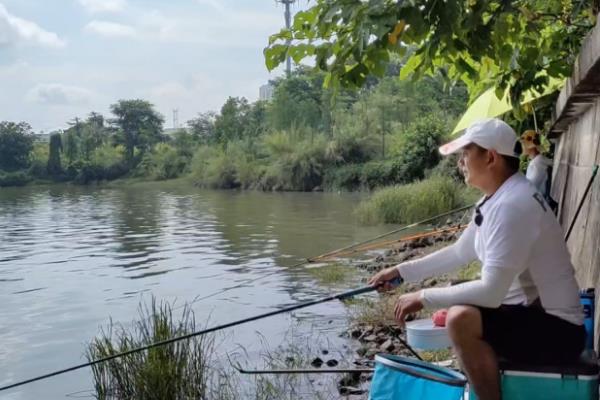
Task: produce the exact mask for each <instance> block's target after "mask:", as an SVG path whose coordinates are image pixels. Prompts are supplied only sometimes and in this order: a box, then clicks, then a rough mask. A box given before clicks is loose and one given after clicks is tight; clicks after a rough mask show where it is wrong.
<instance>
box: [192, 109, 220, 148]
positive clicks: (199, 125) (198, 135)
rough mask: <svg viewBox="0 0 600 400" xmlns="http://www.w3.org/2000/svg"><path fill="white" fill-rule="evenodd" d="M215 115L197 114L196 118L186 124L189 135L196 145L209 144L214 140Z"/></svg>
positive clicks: (210, 113) (208, 113) (209, 113)
mask: <svg viewBox="0 0 600 400" xmlns="http://www.w3.org/2000/svg"><path fill="white" fill-rule="evenodd" d="M216 117H217V114H215V113H214V112H212V111H209V112H204V113H199V114H198V116H197V117H196V118H193V119H191V120H189V121H188V122H187V125H188V128H189V130H190V133H191V135H192V136H193V137H194V139H195V140H196V141H197V142H198V143H209V142H211V141H214V140H216V137H215V119H216Z"/></svg>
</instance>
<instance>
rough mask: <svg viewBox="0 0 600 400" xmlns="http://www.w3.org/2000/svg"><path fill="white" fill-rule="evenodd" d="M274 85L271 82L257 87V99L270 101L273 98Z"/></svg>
mask: <svg viewBox="0 0 600 400" xmlns="http://www.w3.org/2000/svg"><path fill="white" fill-rule="evenodd" d="M274 90H275V87H274V86H273V85H272V84H271V83H267V84H266V85H262V86H261V87H260V88H259V89H258V99H259V100H263V101H271V99H272V98H273V91H274Z"/></svg>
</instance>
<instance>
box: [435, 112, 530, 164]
mask: <svg viewBox="0 0 600 400" xmlns="http://www.w3.org/2000/svg"><path fill="white" fill-rule="evenodd" d="M469 143H475V144H476V145H478V146H481V147H483V148H484V149H487V150H496V152H498V154H504V155H506V156H509V157H519V156H520V155H521V154H520V153H521V146H520V143H519V138H518V137H517V134H516V133H515V131H514V130H513V128H511V127H510V126H509V125H508V124H507V123H506V122H504V121H502V120H500V119H498V118H486V119H482V120H479V121H476V122H474V123H472V124H471V125H470V126H469V127H468V128H467V129H466V131H465V133H464V134H463V135H462V136H461V137H459V138H457V139H454V140H453V141H451V142H450V143H446V144H445V145H443V146H441V147H440V149H439V150H440V153H442V155H445V156H446V155H448V154H452V153H456V152H457V151H459V150H460V149H462V148H463V147H465V146H466V145H468V144H469Z"/></svg>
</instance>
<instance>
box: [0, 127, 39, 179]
mask: <svg viewBox="0 0 600 400" xmlns="http://www.w3.org/2000/svg"><path fill="white" fill-rule="evenodd" d="M32 150H33V132H32V130H31V126H30V125H29V124H28V123H27V122H19V123H15V122H9V121H2V122H0V169H2V170H4V171H17V170H20V169H25V168H27V167H29V165H30V163H31V161H30V157H29V155H30V153H31V151H32Z"/></svg>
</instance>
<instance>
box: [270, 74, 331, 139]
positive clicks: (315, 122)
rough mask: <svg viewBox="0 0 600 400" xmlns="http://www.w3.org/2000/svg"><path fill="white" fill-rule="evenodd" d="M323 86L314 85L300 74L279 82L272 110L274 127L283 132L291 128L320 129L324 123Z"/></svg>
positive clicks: (271, 115) (274, 94)
mask: <svg viewBox="0 0 600 400" xmlns="http://www.w3.org/2000/svg"><path fill="white" fill-rule="evenodd" d="M321 82H322V81H321ZM321 86H322V84H321V83H319V84H318V85H313V84H312V82H310V81H309V79H308V77H306V76H303V75H301V74H298V73H295V74H294V75H292V76H291V77H289V78H286V79H282V80H279V81H278V82H277V83H276V86H275V92H274V93H273V101H272V103H271V108H270V117H271V123H272V126H273V127H274V128H275V129H283V130H285V129H289V128H290V127H291V126H308V127H310V128H313V129H316V128H319V127H320V125H321V121H322V116H321V92H322V91H323V89H322V87H321Z"/></svg>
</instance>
